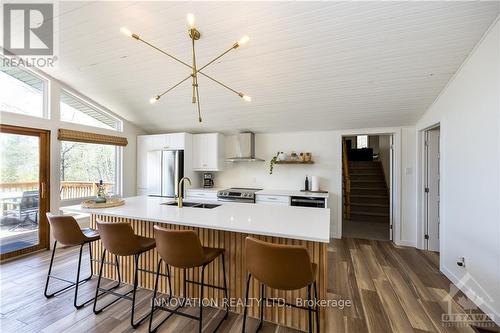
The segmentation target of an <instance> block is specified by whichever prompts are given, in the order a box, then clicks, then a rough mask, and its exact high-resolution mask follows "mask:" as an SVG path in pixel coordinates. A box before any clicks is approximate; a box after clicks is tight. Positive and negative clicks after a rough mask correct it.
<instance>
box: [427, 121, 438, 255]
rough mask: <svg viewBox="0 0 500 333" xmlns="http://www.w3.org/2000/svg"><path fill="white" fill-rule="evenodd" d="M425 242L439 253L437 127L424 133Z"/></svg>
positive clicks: (431, 249) (430, 249) (428, 248)
mask: <svg viewBox="0 0 500 333" xmlns="http://www.w3.org/2000/svg"><path fill="white" fill-rule="evenodd" d="M424 191H425V240H426V244H427V246H426V248H427V250H429V251H439V127H437V128H433V129H430V130H428V131H426V132H425V188H424Z"/></svg>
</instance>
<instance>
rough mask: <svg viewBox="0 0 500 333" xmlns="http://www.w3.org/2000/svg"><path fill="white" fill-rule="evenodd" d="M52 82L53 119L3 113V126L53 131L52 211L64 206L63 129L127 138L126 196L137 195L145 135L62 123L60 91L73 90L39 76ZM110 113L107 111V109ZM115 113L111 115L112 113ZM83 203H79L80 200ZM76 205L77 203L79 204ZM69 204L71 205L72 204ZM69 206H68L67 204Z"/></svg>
mask: <svg viewBox="0 0 500 333" xmlns="http://www.w3.org/2000/svg"><path fill="white" fill-rule="evenodd" d="M37 73H38V74H39V75H43V76H44V77H46V78H47V79H48V80H49V86H50V88H49V93H50V96H49V106H48V107H49V110H50V119H45V118H37V117H30V116H25V115H21V114H14V113H9V112H0V122H1V123H2V124H7V125H15V126H24V127H33V128H40V129H46V130H50V132H51V133H50V134H51V135H50V210H51V211H52V212H56V211H57V210H58V209H59V207H60V206H61V200H60V198H59V188H60V181H59V179H60V149H61V143H60V141H59V140H57V130H58V129H59V128H68V129H74V130H79V131H89V132H94V133H101V134H109V135H117V136H124V137H126V138H127V139H128V145H127V146H126V147H124V148H123V149H122V154H121V157H122V161H123V163H122V164H123V169H122V170H121V171H122V179H123V183H122V194H123V196H132V195H135V192H136V141H137V139H136V136H137V135H138V134H142V131H141V130H140V129H139V128H137V127H136V126H135V125H133V124H131V123H129V122H127V121H125V120H123V119H121V118H120V117H118V116H117V115H116V114H113V115H114V116H116V117H117V118H119V119H121V120H122V121H123V132H117V131H113V130H107V129H102V128H96V127H89V126H83V125H79V124H74V123H68V122H62V121H60V120H59V118H60V117H59V115H60V113H59V91H60V87H64V88H65V89H71V88H69V87H67V86H65V85H64V84H63V83H61V82H59V81H58V80H56V79H54V78H51V77H50V76H48V75H45V74H43V73H41V72H37ZM103 109H105V108H103ZM105 110H106V109H105ZM110 113H111V112H110ZM77 201H79V200H77ZM75 203H76V202H75ZM68 204H69V203H68ZM65 205H66V203H65Z"/></svg>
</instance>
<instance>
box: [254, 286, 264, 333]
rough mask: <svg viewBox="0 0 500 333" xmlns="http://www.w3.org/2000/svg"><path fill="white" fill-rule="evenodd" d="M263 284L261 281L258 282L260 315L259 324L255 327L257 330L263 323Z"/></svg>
mask: <svg viewBox="0 0 500 333" xmlns="http://www.w3.org/2000/svg"><path fill="white" fill-rule="evenodd" d="M265 288H266V287H265V286H264V284H263V283H261V284H260V309H259V310H260V317H259V326H258V327H257V331H256V332H258V331H260V330H261V329H262V325H263V324H264V298H265Z"/></svg>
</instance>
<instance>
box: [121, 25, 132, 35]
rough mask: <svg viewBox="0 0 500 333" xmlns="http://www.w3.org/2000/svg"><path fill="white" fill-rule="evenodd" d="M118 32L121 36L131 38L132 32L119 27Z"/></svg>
mask: <svg viewBox="0 0 500 333" xmlns="http://www.w3.org/2000/svg"><path fill="white" fill-rule="evenodd" d="M120 32H121V33H122V34H124V35H125V36H127V37H132V31H130V30H128V29H127V28H125V27H121V28H120Z"/></svg>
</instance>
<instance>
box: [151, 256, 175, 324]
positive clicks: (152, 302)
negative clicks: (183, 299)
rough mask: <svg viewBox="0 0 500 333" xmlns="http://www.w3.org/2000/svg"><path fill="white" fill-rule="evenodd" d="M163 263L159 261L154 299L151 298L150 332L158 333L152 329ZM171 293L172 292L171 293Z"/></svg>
mask: <svg viewBox="0 0 500 333" xmlns="http://www.w3.org/2000/svg"><path fill="white" fill-rule="evenodd" d="M161 263H162V259H161V258H160V260H159V261H158V266H157V267H156V278H155V287H154V290H153V297H152V298H151V312H150V314H149V328H148V330H149V332H150V333H151V332H156V328H155V329H154V330H152V329H151V327H152V326H153V313H154V311H155V300H156V293H157V292H158V280H159V278H160V269H161ZM169 292H170V293H171V291H169ZM158 326H159V325H158Z"/></svg>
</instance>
